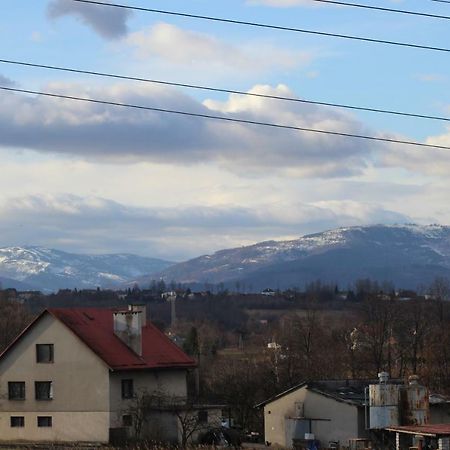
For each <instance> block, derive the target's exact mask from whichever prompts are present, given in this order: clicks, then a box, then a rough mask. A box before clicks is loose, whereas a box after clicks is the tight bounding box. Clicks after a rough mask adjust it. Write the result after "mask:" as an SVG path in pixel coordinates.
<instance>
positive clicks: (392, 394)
mask: <svg viewBox="0 0 450 450" xmlns="http://www.w3.org/2000/svg"><path fill="white" fill-rule="evenodd" d="M378 378H379V379H380V383H379V384H371V385H369V411H370V422H369V424H370V428H371V429H381V428H386V427H391V426H397V425H399V399H400V386H399V385H396V384H388V379H389V375H388V374H387V373H386V372H381V373H379V374H378Z"/></svg>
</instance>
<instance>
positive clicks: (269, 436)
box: [264, 387, 307, 447]
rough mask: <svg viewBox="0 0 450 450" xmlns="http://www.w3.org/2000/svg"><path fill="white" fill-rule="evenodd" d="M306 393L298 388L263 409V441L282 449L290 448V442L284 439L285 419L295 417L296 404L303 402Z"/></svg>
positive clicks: (303, 389) (303, 388) (304, 389)
mask: <svg viewBox="0 0 450 450" xmlns="http://www.w3.org/2000/svg"><path fill="white" fill-rule="evenodd" d="M306 392H307V391H306V387H302V388H299V389H297V390H295V391H293V392H291V393H289V394H286V395H284V396H283V397H280V398H279V399H277V400H274V401H272V402H270V403H268V404H267V405H266V406H265V407H264V439H265V441H266V442H270V443H271V444H272V445H281V446H283V447H291V446H292V442H287V438H286V419H289V418H290V417H295V416H296V410H295V407H296V403H297V402H304V401H305V396H306Z"/></svg>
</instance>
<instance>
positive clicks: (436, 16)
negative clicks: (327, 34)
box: [312, 0, 450, 20]
mask: <svg viewBox="0 0 450 450" xmlns="http://www.w3.org/2000/svg"><path fill="white" fill-rule="evenodd" d="M312 1H313V2H320V3H330V4H332V5H340V6H350V7H353V8H362V9H371V10H374V11H382V12H391V13H397V14H407V15H410V16H419V17H427V18H430V19H445V20H450V16H444V15H441V14H431V13H425V12H421V11H409V10H406V9H395V8H383V7H382V6H370V5H364V4H361V3H348V2H341V1H336V0H312ZM433 1H442V0H433ZM444 3H450V1H448V2H444Z"/></svg>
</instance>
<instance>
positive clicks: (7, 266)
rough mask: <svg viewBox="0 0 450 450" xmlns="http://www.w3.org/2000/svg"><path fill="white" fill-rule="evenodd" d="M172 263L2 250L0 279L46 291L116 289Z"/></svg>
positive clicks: (123, 256) (39, 249)
mask: <svg viewBox="0 0 450 450" xmlns="http://www.w3.org/2000/svg"><path fill="white" fill-rule="evenodd" d="M171 264H172V263H170V262H168V261H163V260H160V259H154V258H145V257H141V256H135V255H129V254H112V255H81V254H72V253H66V252H62V251H59V250H53V249H48V248H43V247H4V248H0V277H4V278H9V279H14V280H17V281H20V282H23V283H26V284H28V285H31V286H33V287H35V288H37V289H41V290H45V291H52V290H56V289H61V288H75V287H76V288H92V287H97V286H100V287H113V286H115V285H119V284H120V283H123V282H125V281H127V280H129V279H131V278H136V277H139V276H142V275H143V274H148V273H153V272H158V271H161V270H163V269H165V268H167V267H169V266H170V265H171Z"/></svg>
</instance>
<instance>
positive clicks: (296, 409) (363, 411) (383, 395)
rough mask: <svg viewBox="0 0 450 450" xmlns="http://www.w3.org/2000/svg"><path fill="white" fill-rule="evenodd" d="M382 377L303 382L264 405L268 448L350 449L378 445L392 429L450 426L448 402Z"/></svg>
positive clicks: (414, 380)
mask: <svg viewBox="0 0 450 450" xmlns="http://www.w3.org/2000/svg"><path fill="white" fill-rule="evenodd" d="M380 376H382V377H384V378H380V380H320V381H310V382H304V383H300V384H299V385H297V386H294V387H292V388H291V389H288V390H286V391H284V392H282V393H280V394H278V395H277V396H275V397H273V398H270V399H268V400H266V401H265V402H262V403H261V404H259V405H257V406H258V407H263V408H264V430H265V440H266V442H269V443H271V444H274V445H280V446H282V447H287V448H292V447H296V442H301V443H303V445H300V446H305V447H308V445H309V444H305V441H308V440H309V441H319V444H320V447H321V448H333V447H348V446H349V442H350V441H352V442H358V441H360V442H365V441H367V440H369V439H373V438H375V439H374V442H377V440H376V439H377V437H378V438H379V436H380V433H381V432H384V433H385V434H386V439H387V438H389V433H390V432H391V431H392V429H393V428H399V429H400V430H401V429H402V427H405V426H411V425H414V426H419V427H420V426H423V425H428V424H449V423H450V414H449V412H450V403H449V401H448V399H447V398H445V397H442V396H439V395H435V394H434V395H431V396H430V395H429V393H428V390H427V389H426V388H425V387H423V386H420V385H419V384H418V383H417V378H416V377H411V381H410V384H408V385H405V384H404V383H403V382H402V381H400V380H392V381H389V382H388V380H387V374H385V373H382V374H380ZM442 429H445V430H450V427H449V426H447V427H445V426H443V427H442ZM391 434H392V433H391ZM449 434H450V433H449ZM449 443H450V441H449ZM393 445H395V442H393ZM411 445H412V444H411ZM350 447H351V445H350ZM402 448H403V447H402ZM436 448H437V447H436ZM444 450H448V449H444Z"/></svg>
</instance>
